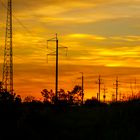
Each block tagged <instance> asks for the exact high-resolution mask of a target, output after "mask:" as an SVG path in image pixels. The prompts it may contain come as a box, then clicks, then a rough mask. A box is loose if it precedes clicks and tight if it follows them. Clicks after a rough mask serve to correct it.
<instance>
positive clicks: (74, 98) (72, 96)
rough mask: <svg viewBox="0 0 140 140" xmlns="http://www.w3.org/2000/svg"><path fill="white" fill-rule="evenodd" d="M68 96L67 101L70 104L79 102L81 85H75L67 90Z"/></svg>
mask: <svg viewBox="0 0 140 140" xmlns="http://www.w3.org/2000/svg"><path fill="white" fill-rule="evenodd" d="M68 97H69V102H70V103H71V104H81V100H82V87H81V86H79V85H76V86H75V87H74V88H73V90H72V91H71V92H70V91H68Z"/></svg>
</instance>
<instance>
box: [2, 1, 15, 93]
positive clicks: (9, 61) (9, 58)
mask: <svg viewBox="0 0 140 140" xmlns="http://www.w3.org/2000/svg"><path fill="white" fill-rule="evenodd" d="M7 5H8V6H7V20H6V34H5V49H4V63H3V77H2V83H3V89H4V90H6V91H7V92H9V93H11V94H13V49H12V44H13V43H12V0H8V3H7Z"/></svg>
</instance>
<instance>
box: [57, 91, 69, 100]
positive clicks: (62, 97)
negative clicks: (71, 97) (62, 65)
mask: <svg viewBox="0 0 140 140" xmlns="http://www.w3.org/2000/svg"><path fill="white" fill-rule="evenodd" d="M58 98H59V100H65V101H67V100H68V93H66V92H65V90H64V89H60V90H59V91H58Z"/></svg>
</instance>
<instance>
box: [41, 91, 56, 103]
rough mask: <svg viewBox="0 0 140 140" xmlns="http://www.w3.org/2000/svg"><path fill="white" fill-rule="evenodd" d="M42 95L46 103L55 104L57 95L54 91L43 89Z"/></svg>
mask: <svg viewBox="0 0 140 140" xmlns="http://www.w3.org/2000/svg"><path fill="white" fill-rule="evenodd" d="M41 94H42V96H43V97H44V102H48V103H54V101H55V94H54V92H53V90H50V91H48V90H47V89H43V91H42V92H41Z"/></svg>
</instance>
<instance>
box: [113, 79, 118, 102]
mask: <svg viewBox="0 0 140 140" xmlns="http://www.w3.org/2000/svg"><path fill="white" fill-rule="evenodd" d="M114 85H115V89H116V102H117V101H118V88H119V81H118V76H117V77H116V83H115V84H114Z"/></svg>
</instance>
